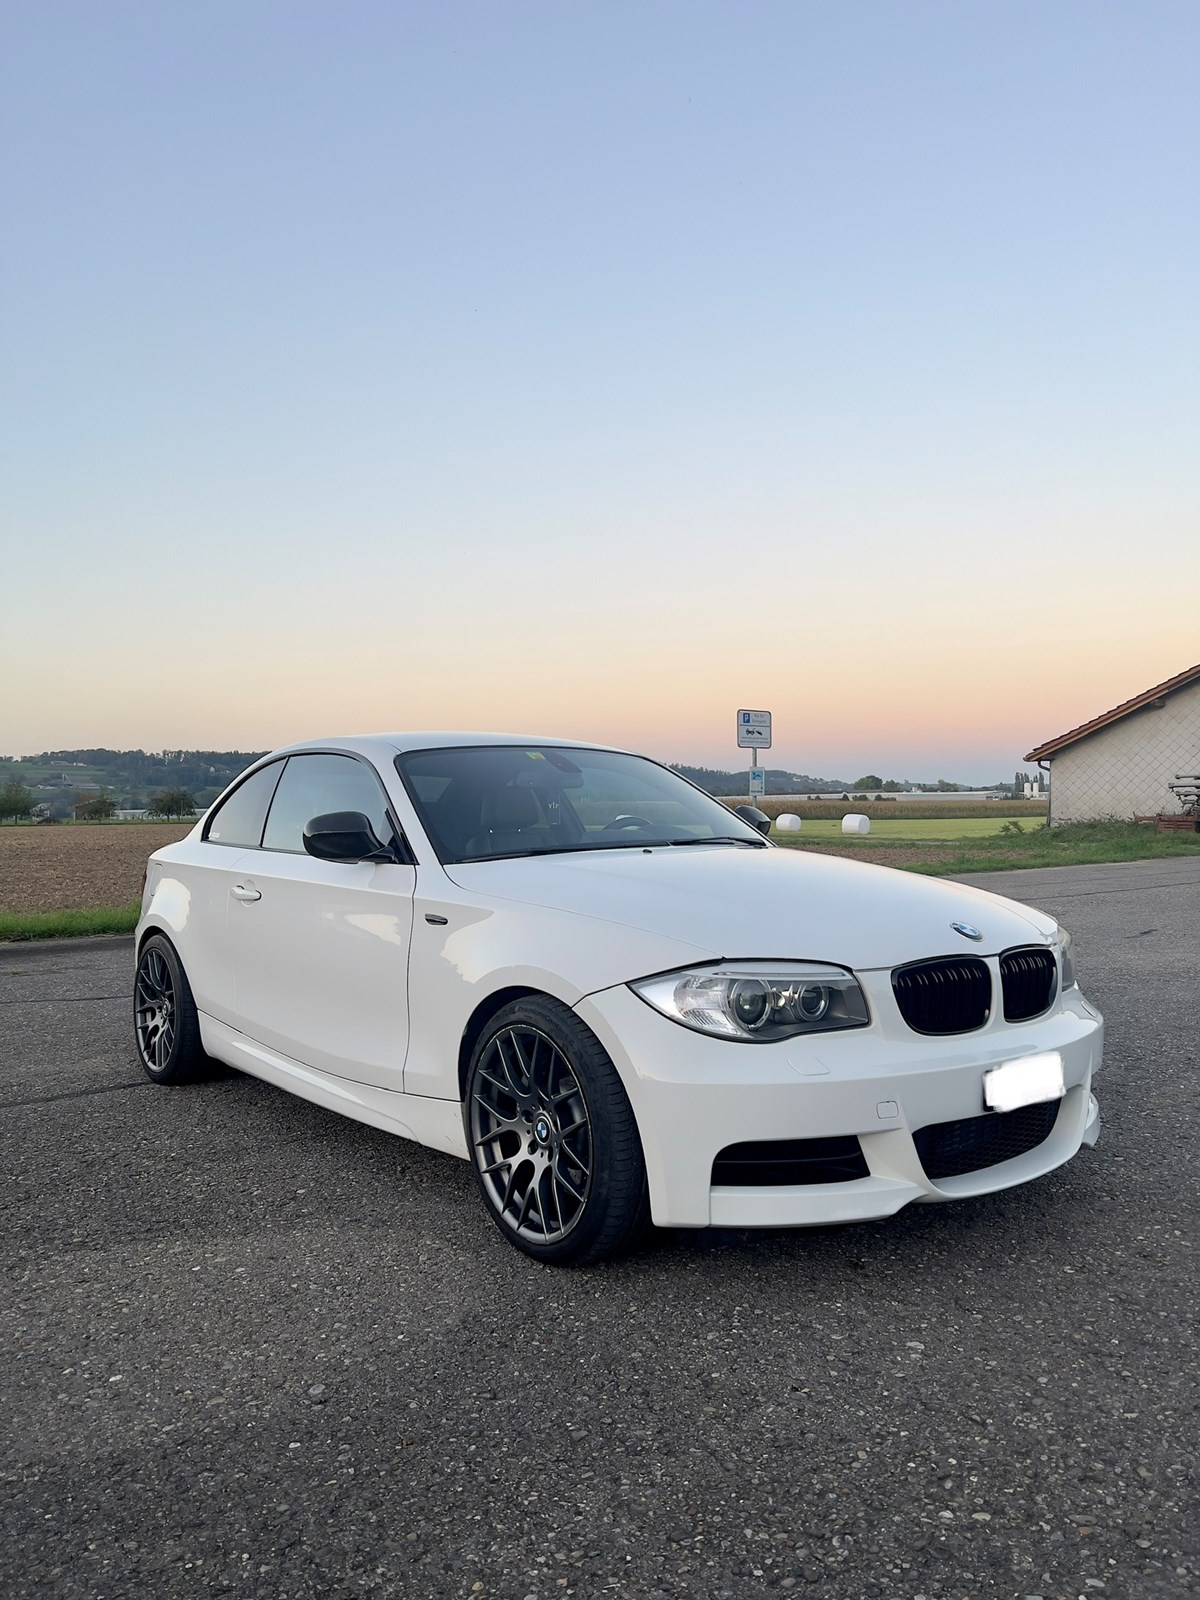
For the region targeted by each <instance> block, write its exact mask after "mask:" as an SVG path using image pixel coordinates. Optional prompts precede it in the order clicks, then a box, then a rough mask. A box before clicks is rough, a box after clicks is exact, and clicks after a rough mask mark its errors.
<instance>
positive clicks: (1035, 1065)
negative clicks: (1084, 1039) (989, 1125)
mask: <svg viewBox="0 0 1200 1600" xmlns="http://www.w3.org/2000/svg"><path fill="white" fill-rule="evenodd" d="M1066 1092H1067V1091H1066V1086H1065V1084H1064V1083H1063V1062H1062V1056H1060V1055H1059V1053H1058V1051H1057V1050H1047V1051H1045V1052H1044V1054H1042V1055H1040V1056H1023V1057H1022V1058H1021V1060H1020V1061H1006V1062H1005V1063H1004V1065H1003V1066H1002V1067H993V1068H992V1070H991V1071H990V1072H985V1073H984V1075H983V1103H984V1105H985V1106H987V1108H988V1110H989V1111H1015V1110H1016V1109H1017V1108H1018V1106H1033V1105H1037V1104H1038V1103H1039V1102H1040V1101H1042V1100H1061V1099H1062V1097H1063V1095H1064V1094H1066Z"/></svg>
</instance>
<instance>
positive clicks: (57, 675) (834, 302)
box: [0, 0, 1200, 782]
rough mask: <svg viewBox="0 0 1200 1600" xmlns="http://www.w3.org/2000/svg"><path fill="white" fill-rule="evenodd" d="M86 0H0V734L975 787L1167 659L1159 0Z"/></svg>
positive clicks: (1188, 36)
mask: <svg viewBox="0 0 1200 1600" xmlns="http://www.w3.org/2000/svg"><path fill="white" fill-rule="evenodd" d="M64 9H65V11H66V12H67V13H69V17H70V25H69V26H64V23H63V10H64ZM114 16H115V14H114V13H110V12H108V10H107V8H100V9H96V8H92V7H86V6H82V5H67V6H66V7H65V8H53V9H52V10H50V11H45V10H41V9H38V8H26V9H25V10H24V12H23V13H21V14H19V15H16V16H15V17H10V19H9V22H8V24H7V33H8V45H7V51H6V54H7V57H8V60H7V64H6V66H5V68H4V73H5V79H6V82H5V96H4V98H5V101H6V102H7V115H8V119H9V122H10V125H11V127H13V128H18V129H20V139H19V141H10V154H9V155H8V157H7V158H6V160H7V164H8V167H9V169H10V170H9V173H8V177H7V192H8V194H9V203H8V204H9V216H10V230H9V231H10V234H11V236H12V238H13V239H14V240H15V244H14V245H13V246H12V248H10V249H7V250H6V252H5V256H4V259H3V261H2V262H0V279H2V281H3V288H4V303H5V304H6V305H7V306H8V307H9V308H10V316H9V321H10V327H9V329H8V338H7V340H6V345H7V357H6V361H5V363H4V367H5V370H4V373H3V375H2V376H0V383H2V385H3V392H4V402H3V403H4V406H5V425H4V428H3V430H0V477H2V480H3V484H4V488H3V491H2V500H0V515H2V517H3V528H2V531H3V540H4V564H3V568H2V569H0V570H2V571H3V602H4V603H3V611H2V613H0V615H2V616H3V624H2V627H0V669H2V673H0V685H2V687H0V754H28V753H33V752H36V751H41V750H47V749H66V748H73V747H80V746H90V745H107V746H113V747H141V748H145V749H161V748H163V747H171V748H177V747H188V748H220V749H263V748H271V747H274V746H276V745H279V744H282V743H285V742H288V741H290V740H293V739H299V738H309V737H315V736H319V735H321V734H323V733H336V732H362V731H372V730H384V729H416V728H463V729H470V730H489V729H493V730H497V731H519V732H530V733H535V734H545V735H553V736H558V737H564V738H578V739H595V740H597V741H603V742H606V743H615V744H619V745H622V746H626V747H629V748H633V749H638V750H643V751H645V752H647V753H648V754H651V755H654V756H656V757H658V758H660V759H663V760H679V761H685V762H694V763H702V764H706V765H711V766H720V767H724V768H736V767H740V766H744V765H745V758H746V753H745V752H739V751H738V750H737V749H736V747H735V742H734V713H735V711H736V709H737V708H738V707H739V706H756V707H764V708H769V709H771V710H772V711H773V713H774V716H775V742H774V747H773V749H772V751H771V753H770V756H769V758H767V759H768V760H769V764H770V765H772V766H780V767H784V768H788V769H791V770H795V771H803V772H807V773H811V774H813V775H818V776H840V777H844V778H846V779H847V780H851V781H852V780H853V779H854V778H855V777H856V776H857V775H858V774H860V773H865V772H868V771H872V772H876V773H879V774H881V775H882V776H885V777H897V778H903V777H910V778H914V779H932V778H936V777H939V776H946V777H952V778H959V779H963V780H965V781H971V782H985V781H992V780H1000V779H1006V778H1008V779H1010V778H1011V776H1012V772H1013V769H1014V767H1015V766H1018V765H1021V764H1022V755H1023V752H1024V751H1026V750H1028V749H1030V748H1032V747H1033V746H1034V745H1036V744H1038V743H1040V742H1041V741H1043V740H1045V739H1048V738H1050V737H1051V736H1053V735H1055V734H1057V733H1060V732H1063V731H1065V730H1066V729H1067V728H1070V727H1072V726H1074V725H1076V724H1078V723H1080V722H1082V721H1085V720H1088V719H1089V718H1091V717H1093V716H1096V715H1098V714H1099V713H1100V712H1102V711H1104V710H1106V709H1108V708H1109V707H1111V706H1113V705H1115V704H1117V703H1118V702H1120V701H1122V700H1125V699H1128V698H1129V697H1131V696H1133V695H1135V694H1138V693H1140V692H1141V691H1143V690H1144V689H1146V688H1148V687H1150V686H1151V685H1153V684H1154V683H1157V682H1159V681H1161V680H1163V679H1166V678H1169V677H1171V676H1173V675H1174V674H1176V673H1178V672H1180V671H1182V670H1184V669H1185V668H1187V667H1189V666H1191V665H1193V664H1195V663H1196V662H1197V661H1200V538H1198V537H1197V535H1198V533H1200V528H1198V525H1197V506H1198V505H1200V492H1198V490H1200V469H1198V466H1197V452H1196V448H1195V441H1196V439H1197V437H1200V399H1198V392H1197V387H1196V383H1195V372H1196V370H1197V356H1198V355H1200V351H1198V350H1197V345H1198V344H1200V339H1198V338H1197V332H1198V320H1197V313H1196V297H1195V284H1196V281H1197V268H1198V266H1200V262H1198V260H1197V257H1198V255H1200V250H1198V248H1197V246H1198V243H1200V225H1198V223H1197V219H1196V215H1195V208H1194V207H1191V206H1188V205H1186V204H1185V199H1184V197H1186V196H1188V195H1190V194H1191V193H1192V192H1193V190H1194V187H1195V175H1194V151H1195V149H1196V141H1197V135H1198V134H1200V115H1198V112H1197V97H1196V96H1195V93H1194V81H1193V71H1194V68H1193V65H1192V64H1193V63H1194V61H1195V59H1196V52H1197V47H1198V46H1200V14H1198V13H1197V12H1196V10H1195V9H1194V8H1192V7H1189V6H1186V5H1182V4H1180V5H1175V4H1155V5H1151V6H1149V7H1145V8H1141V7H1139V8H1125V7H1121V6H1115V5H1105V4H1099V5H1091V4H1088V5H1083V4H1079V5H1075V4H1070V3H1064V4H1063V5H1061V6H1056V7H1054V8H1045V7H1041V6H1037V5H1033V4H1014V5H1012V6H1006V7H1003V8H995V9H988V8H962V7H959V6H957V5H954V4H951V3H949V0H946V3H933V0H931V3H929V4H922V5H920V6H915V7H912V8H892V7H886V6H866V7H844V8H833V7H829V8H823V7H803V6H793V5H787V4H773V3H764V4H762V5H755V6H752V7H745V6H741V5H734V4H732V3H729V4H716V5H713V6H710V7H704V8H686V7H681V6H677V5H674V4H670V3H667V0H663V3H655V0H651V3H648V4H646V3H642V4H637V5H635V4H632V3H630V4H613V5H609V6H605V7H602V8H601V7H578V8H576V7H568V8H563V7H560V6H554V5H550V4H543V3H538V4H534V3H524V0H514V3H513V4H512V5H506V6H504V7H488V6H485V5H481V4H454V3H451V4H448V5H446V6H445V7H438V8H429V7H417V6H412V7H407V6H402V7H392V6H387V5H383V4H375V3H353V4H349V5H347V6H346V7H344V8H338V9H337V10H336V12H335V11H331V10H329V9H328V8H326V7H323V6H319V5H309V4H299V5H288V6H284V5H281V4H280V5H275V4H264V5H259V6H255V7H250V8H245V7H240V6H236V7H235V6H233V5H226V4H214V5H211V6H205V7H195V8H187V7H182V8H162V7H159V6H155V5H152V4H149V3H145V4H137V3H132V4H128V5H125V6H123V7H122V8H121V9H120V17H121V25H120V26H119V27H118V26H117V25H116V22H115V21H114ZM868 20H869V23H870V26H866V23H867V21H868ZM231 39H236V43H237V48H236V49H231V48H230V41H231ZM214 107H218V108H219V115H214V113H213V108H214ZM13 148H16V150H17V153H16V154H15V155H14V154H13V153H12V149H13ZM14 219H15V222H16V226H15V227H13V226H12V225H11V224H12V222H13V220H14ZM14 307H15V308H18V315H17V316H16V317H15V318H14V317H13V315H12V311H11V308H14Z"/></svg>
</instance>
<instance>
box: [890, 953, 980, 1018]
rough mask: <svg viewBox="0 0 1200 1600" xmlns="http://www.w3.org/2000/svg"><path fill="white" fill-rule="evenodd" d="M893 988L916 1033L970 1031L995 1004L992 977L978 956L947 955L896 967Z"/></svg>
mask: <svg viewBox="0 0 1200 1600" xmlns="http://www.w3.org/2000/svg"><path fill="white" fill-rule="evenodd" d="M892 990H893V993H894V994H895V996H896V1004H897V1005H898V1006H899V1007H900V1015H901V1016H902V1017H903V1018H904V1020H905V1022H907V1023H908V1025H909V1027H910V1028H912V1029H914V1030H915V1031H916V1032H917V1033H970V1032H971V1030H972V1029H973V1028H982V1027H983V1025H984V1023H985V1022H986V1021H987V1019H988V1012H989V1010H990V1009H991V1004H992V976H991V973H990V972H989V971H988V969H987V963H986V962H983V961H981V960H980V959H979V957H978V956H944V957H942V958H941V959H939V960H937V961H918V962H916V963H914V965H913V966H911V967H897V968H896V970H895V972H893V973H892Z"/></svg>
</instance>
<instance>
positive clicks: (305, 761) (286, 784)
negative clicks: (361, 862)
mask: <svg viewBox="0 0 1200 1600" xmlns="http://www.w3.org/2000/svg"><path fill="white" fill-rule="evenodd" d="M327 811H361V812H362V813H363V814H364V816H366V817H368V818H369V819H370V823H371V826H372V827H373V828H374V829H375V833H376V835H377V836H378V837H379V838H380V839H382V840H383V842H384V843H385V844H386V843H387V841H388V840H389V839H390V838H391V836H392V825H391V823H390V822H389V821H388V818H387V809H386V802H385V800H384V794H383V788H382V786H381V785H380V782H379V779H378V778H377V777H376V776H375V774H374V772H373V771H372V770H371V768H370V767H369V766H367V764H366V762H364V761H356V760H355V759H354V757H353V756H315V755H314V756H290V757H289V758H288V764H287V767H286V768H285V769H284V774H283V777H282V778H281V779H280V780H279V787H278V789H276V791H275V798H274V800H273V801H272V802H271V811H270V815H269V816H268V817H267V829H266V832H265V834H264V835H263V849H264V850H287V851H290V852H291V853H292V854H294V855H303V854H304V824H305V823H306V822H310V821H311V820H312V819H313V817H319V816H322V815H324V813H325V812H327Z"/></svg>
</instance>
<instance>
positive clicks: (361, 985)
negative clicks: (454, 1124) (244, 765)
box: [228, 752, 416, 1090]
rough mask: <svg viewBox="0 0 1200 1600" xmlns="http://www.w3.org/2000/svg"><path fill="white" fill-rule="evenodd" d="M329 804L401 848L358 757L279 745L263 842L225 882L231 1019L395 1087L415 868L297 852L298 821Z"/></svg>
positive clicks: (297, 1055)
mask: <svg viewBox="0 0 1200 1600" xmlns="http://www.w3.org/2000/svg"><path fill="white" fill-rule="evenodd" d="M330 811H360V812H362V813H364V814H365V815H366V816H367V817H368V818H369V820H370V822H371V825H372V827H373V828H374V829H375V832H376V834H377V835H378V837H379V838H380V839H381V840H383V841H384V842H390V841H391V840H392V839H393V837H395V838H396V839H397V841H398V843H399V847H400V848H401V849H403V848H404V847H403V841H402V840H401V839H400V836H399V830H398V828H397V826H396V823H395V820H394V818H393V816H392V815H391V810H390V807H389V805H388V802H387V798H386V795H385V793H384V790H383V786H382V784H381V783H380V780H379V777H378V774H377V773H376V772H375V769H374V767H372V766H371V764H370V763H369V762H368V761H365V760H363V759H362V758H361V757H357V756H351V755H346V754H341V753H335V752H329V753H324V752H322V753H316V752H313V753H307V752H306V753H302V754H298V755H294V756H289V758H288V761H287V765H286V766H285V768H284V771H283V776H282V777H281V778H280V780H279V784H278V786H277V788H276V790H275V793H274V797H273V798H272V801H271V807H270V810H269V812H268V814H267V822H266V828H265V830H264V833H263V839H262V845H261V847H260V848H259V849H258V850H256V851H254V852H251V853H250V854H248V855H246V856H243V857H242V858H241V860H240V861H239V863H238V868H239V870H238V872H237V874H236V879H237V881H236V882H235V883H234V884H232V885H231V899H230V905H229V924H228V926H229V939H230V948H231V950H232V952H233V967H234V1005H235V1009H236V1012H237V1020H236V1023H235V1026H236V1027H237V1028H238V1029H239V1030H240V1031H241V1032H243V1033H245V1034H247V1035H249V1037H250V1038H251V1039H254V1040H257V1041H258V1043H260V1044H263V1045H266V1046H267V1048H268V1049H270V1050H274V1051H278V1052H279V1053H280V1054H282V1055H285V1056H289V1057H291V1058H292V1059H293V1060H295V1061H299V1062H302V1063H304V1064H305V1065H306V1066H310V1067H315V1068H317V1069H318V1070H319V1071H321V1072H327V1073H331V1074H333V1075H335V1076H337V1077H344V1078H352V1079H354V1080H355V1081H356V1082H359V1083H371V1084H377V1085H379V1086H380V1087H382V1088H385V1089H395V1090H400V1089H401V1088H402V1083H403V1072H404V1057H405V1053H406V1051H407V1047H408V951H409V942H410V940H411V937H412V919H413V893H414V890H415V887H416V871H415V868H414V867H412V866H408V865H401V864H400V863H399V862H398V861H396V862H393V861H387V862H373V861H352V862H343V861H320V860H317V859H316V858H315V857H313V856H310V855H308V854H306V852H305V850H304V843H303V829H304V825H305V823H307V822H309V821H310V820H311V819H312V818H313V817H315V816H320V815H323V814H324V813H326V812H330Z"/></svg>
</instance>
